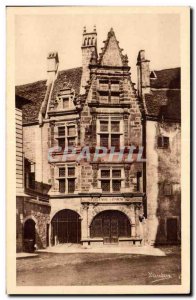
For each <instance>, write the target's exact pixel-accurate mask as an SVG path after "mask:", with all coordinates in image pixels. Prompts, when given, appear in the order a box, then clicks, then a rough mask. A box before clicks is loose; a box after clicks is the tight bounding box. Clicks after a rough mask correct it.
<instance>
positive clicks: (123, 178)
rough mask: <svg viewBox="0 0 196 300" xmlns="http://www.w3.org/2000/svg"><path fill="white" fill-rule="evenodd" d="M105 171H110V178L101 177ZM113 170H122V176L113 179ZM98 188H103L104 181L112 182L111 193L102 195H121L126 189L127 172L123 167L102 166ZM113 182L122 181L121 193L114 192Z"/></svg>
mask: <svg viewBox="0 0 196 300" xmlns="http://www.w3.org/2000/svg"><path fill="white" fill-rule="evenodd" d="M103 170H109V172H110V176H109V177H102V176H101V171H103ZM113 170H120V171H121V176H120V177H113V176H112V171H113ZM97 179H98V187H99V188H100V189H102V188H101V182H102V181H110V190H109V191H102V193H121V190H122V189H123V188H124V187H125V171H124V168H123V166H100V168H99V170H98V178H97ZM113 181H120V183H121V184H120V185H121V186H120V190H119V191H114V190H113Z"/></svg>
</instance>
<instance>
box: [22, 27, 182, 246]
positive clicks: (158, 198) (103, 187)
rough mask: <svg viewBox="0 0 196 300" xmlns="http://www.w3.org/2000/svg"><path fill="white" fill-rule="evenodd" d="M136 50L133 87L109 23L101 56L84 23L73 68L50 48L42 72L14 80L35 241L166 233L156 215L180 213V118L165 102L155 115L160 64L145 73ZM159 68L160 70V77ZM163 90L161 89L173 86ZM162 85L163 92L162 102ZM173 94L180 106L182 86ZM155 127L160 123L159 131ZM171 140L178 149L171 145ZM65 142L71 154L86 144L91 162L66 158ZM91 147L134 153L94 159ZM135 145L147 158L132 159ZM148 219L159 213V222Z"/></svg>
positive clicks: (124, 240) (134, 238)
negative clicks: (29, 79) (30, 79)
mask: <svg viewBox="0 0 196 300" xmlns="http://www.w3.org/2000/svg"><path fill="white" fill-rule="evenodd" d="M141 55H143V52H140V55H139V57H138V70H139V72H138V75H139V82H140V83H141V85H140V84H139V85H138V91H137V90H136V89H135V87H134V84H133V83H132V81H131V76H130V67H129V66H128V58H127V56H126V55H123V54H122V49H121V48H120V47H119V42H118V41H117V40H116V37H115V33H114V31H113V29H111V30H110V31H109V33H108V36H107V39H106V41H104V47H103V48H102V53H101V54H100V55H99V56H98V54H97V33H96V29H95V28H94V30H93V32H90V33H88V32H87V31H86V29H84V32H83V41H82V67H81V68H80V67H79V68H75V69H70V70H65V71H58V65H59V58H58V54H57V53H56V52H52V53H50V54H49V55H48V58H47V60H48V69H47V73H48V78H47V80H44V81H38V82H35V83H32V84H26V85H22V86H17V87H16V93H18V94H19V95H21V96H22V97H24V98H26V99H28V100H30V101H31V103H27V104H24V106H23V151H24V155H25V158H26V162H27V163H26V170H27V169H28V170H29V172H27V171H26V174H27V175H26V176H27V177H25V178H26V179H25V183H26V184H27V183H28V184H30V185H31V187H32V184H33V191H34V193H35V192H36V193H38V190H39V191H40V193H39V197H38V194H36V195H37V198H36V199H37V200H32V199H31V202H32V203H33V204H32V205H33V206H31V211H28V213H26V215H28V218H31V219H32V220H34V222H36V230H37V235H36V239H35V240H36V241H35V242H36V244H37V245H38V247H46V245H47V244H50V245H55V244H58V243H82V244H83V245H91V246H93V245H103V244H108V243H113V244H117V243H118V244H120V245H132V244H138V245H140V244H141V243H143V242H145V241H147V242H158V241H163V242H166V240H167V238H168V236H167V237H166V236H165V235H164V234H163V228H162V225H161V224H162V223H163V220H164V222H166V223H165V224H166V225H165V226H169V223H170V224H174V222H175V218H176V217H178V219H179V216H180V213H179V212H180V203H179V201H180V196H178V194H177V188H179V186H178V184H180V178H179V174H180V173H178V170H176V175H175V173H174V171H173V165H176V163H177V162H176V160H177V159H178V160H180V153H179V151H180V148H179V145H180V140H179V139H180V135H179V136H178V134H180V131H179V130H180V127H179V126H180V125H179V120H173V117H172V114H173V111H172V110H170V109H169V111H167V109H165V108H166V107H164V114H166V115H167V116H168V117H169V116H170V117H171V120H168V119H167V117H165V116H166V115H164V114H162V115H161V117H160V116H159V106H160V101H159V98H157V96H158V97H162V96H161V95H162V94H163V89H162V88H160V89H159V91H160V92H161V95H160V94H159V93H158V91H157V90H155V88H157V84H159V83H160V80H161V79H160V78H162V74H161V73H162V72H163V73H164V71H160V72H151V73H150V71H149V69H148V68H149V65H148V62H146V63H145V62H144V61H145V58H144V57H141ZM141 70H145V72H143V71H141ZM171 72H172V70H171ZM144 73H145V74H146V77H145V78H144V76H143V74H144ZM164 74H165V73H164ZM164 74H163V78H164V76H167V73H166V75H164ZM153 76H154V77H156V78H153V79H152V77H153ZM159 77H160V78H159ZM162 80H163V79H162ZM178 88H179V87H178ZM170 90H171V88H170ZM170 90H168V89H167V91H168V94H170V92H171V93H173V89H172V90H171V91H170ZM164 91H165V90H164ZM166 94H167V93H166V92H164V95H166ZM168 94H167V97H166V96H164V97H163V98H164V99H163V100H162V101H165V103H166V104H168V101H167V100H168V99H170V97H169V96H168ZM159 95H160V96H159ZM172 95H173V94H172ZM165 97H166V98H165ZM174 98H175V97H174ZM161 99H162V98H161ZM172 99H173V98H172ZM175 99H176V100H177V101H178V106H179V103H180V93H178V98H175ZM172 105H173V104H172ZM174 106H175V104H174ZM167 107H168V105H167ZM172 107H173V106H172ZM154 113H155V115H154V118H152V116H153V114H154ZM163 116H164V118H163ZM173 116H174V115H173ZM170 117H169V119H170ZM154 124H155V125H154ZM163 124H165V125H164V126H166V129H165V127H163ZM175 124H176V125H175ZM177 125H178V127H177ZM157 128H159V129H160V131H161V130H163V133H162V131H161V133H160V135H159V136H157V130H158V129H157ZM162 128H163V129H162ZM165 130H166V131H167V132H168V131H169V136H168V135H166V134H165ZM178 131H179V133H178ZM162 135H163V138H162V139H161V137H162ZM167 137H170V140H169V145H170V152H167V151H169V150H167V149H166V150H164V149H162V148H163V147H166V140H167V144H168V139H167ZM150 139H153V140H151V141H150ZM157 139H158V141H159V143H160V144H161V141H162V140H163V147H161V149H158V148H156V147H155V144H156V141H157ZM175 139H176V140H177V141H178V146H175V149H176V150H174V148H172V147H171V146H172V145H173V143H175ZM149 141H150V142H149ZM171 143H172V144H171ZM152 145H154V146H152ZM161 145H162V144H161ZM67 146H69V147H73V148H74V149H76V152H77V153H78V155H79V153H81V151H84V150H85V149H86V148H85V147H86V146H89V147H90V157H91V159H90V161H88V159H82V160H79V161H78V160H77V158H78V155H72V156H71V155H70V157H69V159H67V160H66V161H65V160H64V159H63V158H64V155H63V149H66V147H67ZM97 146H98V147H106V148H107V149H108V156H109V155H110V154H111V149H115V153H116V154H119V150H120V149H122V147H125V148H126V149H129V147H130V146H134V147H135V151H134V158H135V159H134V160H133V161H127V157H128V153H126V154H125V156H124V157H123V159H121V160H120V161H118V160H117V159H116V158H115V156H113V159H112V160H111V161H109V160H108V157H107V158H106V157H100V158H99V159H98V160H93V159H92V158H93V157H94V152H95V148H96V147H97ZM141 146H144V150H145V152H146V153H145V152H144V155H145V154H146V155H147V162H146V163H145V162H143V161H142V160H140V161H139V160H137V158H138V157H139V155H140V148H139V147H141ZM152 151H153V152H152ZM173 151H176V152H175V153H173ZM168 153H172V156H171V157H170V156H168ZM151 156H152V158H153V160H151V159H149V158H150V157H151ZM165 158H166V159H165ZM155 160H156V162H155ZM170 160H171V161H172V162H171V161H170ZM164 163H165V165H164ZM179 164H180V163H179ZM168 168H169V169H168ZM32 169H33V170H34V172H33V175H32V174H31V173H32V172H31V170H32ZM166 170H167V171H168V172H169V174H170V175H169V176H170V178H171V181H169V182H167V181H166V179H168V178H169V177H168V172H166ZM172 172H173V173H172ZM174 177H175V178H174ZM171 185H172V187H171V190H172V195H169V191H171V190H169V189H170V186H171ZM163 189H164V191H165V190H167V194H165V192H164V193H163ZM175 189H176V190H175ZM27 190H28V189H27ZM156 191H157V193H156ZM158 192H159V194H158ZM31 193H32V189H31ZM174 194H175V195H174ZM48 198H49V203H48V202H47V200H48ZM172 199H174V201H173V202H172V204H171V203H169V201H170V202H171V201H172ZM29 201H30V200H28V203H29ZM35 201H36V203H35ZM144 216H145V217H146V219H145V218H144ZM174 217H175V218H174ZM169 218H170V219H169ZM171 218H172V219H171ZM154 220H155V221H156V222H159V228H158V231H157V230H156V229H157V227H155V221H154ZM172 222H173V223H172ZM177 222H178V225H177V226H179V224H180V223H179V220H178V221H177ZM164 228H166V231H167V227H164ZM164 230H165V229H164ZM155 231H156V234H157V236H156V234H155V233H154V232H155ZM38 240H41V243H38Z"/></svg>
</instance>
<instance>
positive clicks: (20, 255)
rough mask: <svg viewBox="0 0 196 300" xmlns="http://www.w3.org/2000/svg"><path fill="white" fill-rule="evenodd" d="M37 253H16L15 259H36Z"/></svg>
mask: <svg viewBox="0 0 196 300" xmlns="http://www.w3.org/2000/svg"><path fill="white" fill-rule="evenodd" d="M37 256H38V254H37V253H27V252H20V253H16V259H22V258H34V257H37Z"/></svg>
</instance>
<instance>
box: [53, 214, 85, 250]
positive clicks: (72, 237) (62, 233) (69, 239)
mask: <svg viewBox="0 0 196 300" xmlns="http://www.w3.org/2000/svg"><path fill="white" fill-rule="evenodd" d="M51 229H52V232H51V242H52V244H53V245H56V244H59V243H60V244H64V243H80V241H81V217H80V214H79V213H77V212H76V211H74V210H72V209H66V208H65V209H61V210H59V211H58V212H57V213H56V214H55V215H54V216H53V218H52V220H51Z"/></svg>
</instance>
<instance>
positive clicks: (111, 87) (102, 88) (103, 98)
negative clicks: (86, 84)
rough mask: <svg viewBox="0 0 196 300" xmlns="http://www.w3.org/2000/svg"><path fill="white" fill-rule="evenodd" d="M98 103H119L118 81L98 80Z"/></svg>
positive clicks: (109, 79)
mask: <svg viewBox="0 0 196 300" xmlns="http://www.w3.org/2000/svg"><path fill="white" fill-rule="evenodd" d="M98 90H99V101H100V102H101V103H113V104H117V103H118V104H119V103H120V80H119V79H111V78H100V79H99V80H98Z"/></svg>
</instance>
